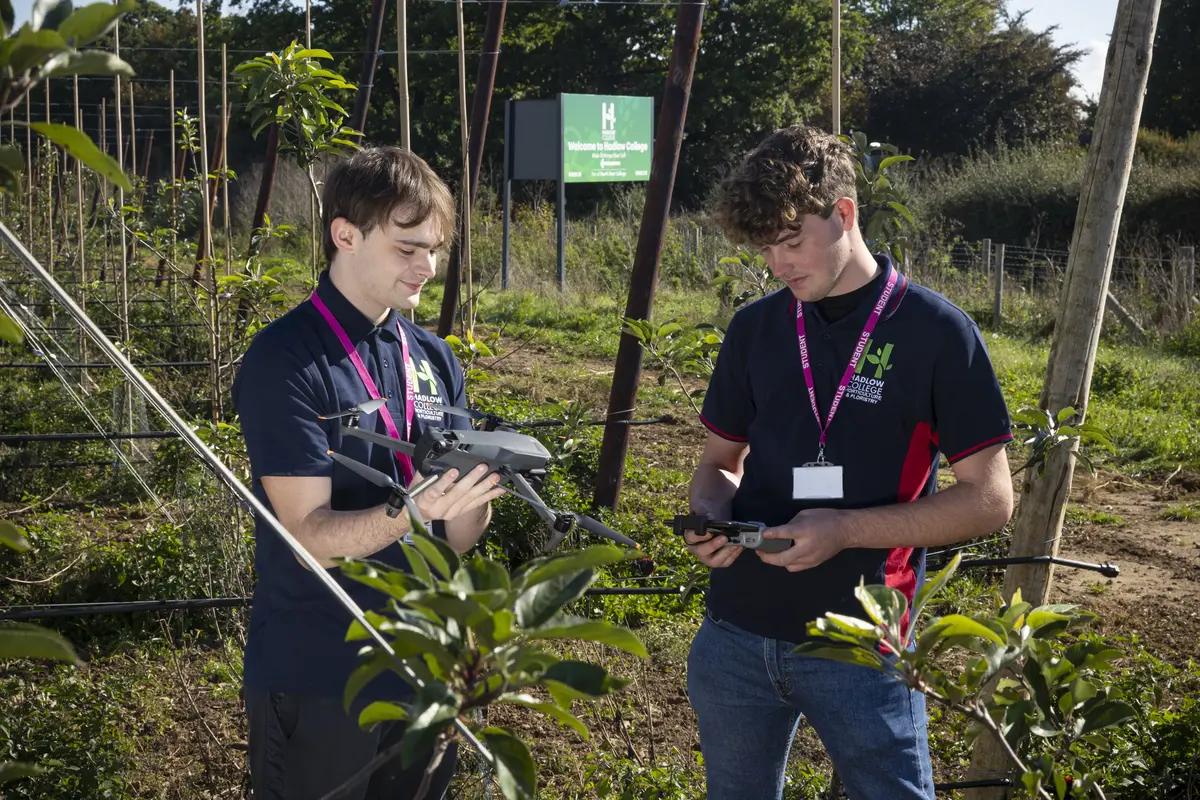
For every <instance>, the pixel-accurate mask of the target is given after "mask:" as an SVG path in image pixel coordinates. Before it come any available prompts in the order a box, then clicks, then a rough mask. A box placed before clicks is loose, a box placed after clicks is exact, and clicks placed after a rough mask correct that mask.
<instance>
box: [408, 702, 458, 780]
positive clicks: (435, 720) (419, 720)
mask: <svg viewBox="0 0 1200 800" xmlns="http://www.w3.org/2000/svg"><path fill="white" fill-rule="evenodd" d="M458 711H459V700H458V697H456V696H455V695H454V693H453V692H451V691H450V688H449V687H448V686H446V685H445V684H444V683H430V684H426V685H425V686H424V687H423V688H421V689H418V690H417V694H416V697H415V698H414V699H413V702H412V704H411V705H410V706H409V722H408V727H407V729H406V730H405V731H404V738H403V739H402V740H401V743H400V764H401V766H403V767H405V768H407V767H410V766H412V765H413V764H415V763H416V762H417V759H418V758H420V757H421V756H423V755H424V754H425V753H428V752H429V751H430V750H431V749H433V744H434V742H435V741H436V740H437V737H438V735H439V734H440V733H441V732H442V731H444V730H445V729H446V728H447V727H449V726H450V725H451V724H453V722H454V719H455V717H457V716H458Z"/></svg>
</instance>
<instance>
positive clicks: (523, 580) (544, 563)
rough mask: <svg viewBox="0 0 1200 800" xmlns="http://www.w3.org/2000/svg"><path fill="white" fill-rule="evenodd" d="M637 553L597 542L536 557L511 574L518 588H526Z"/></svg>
mask: <svg viewBox="0 0 1200 800" xmlns="http://www.w3.org/2000/svg"><path fill="white" fill-rule="evenodd" d="M639 555H640V554H639V553H636V552H633V553H630V552H626V551H625V550H622V549H621V548H619V547H614V546H613V545H610V544H597V545H592V546H590V547H585V548H584V549H582V550H577V551H575V552H572V553H564V554H560V555H554V556H549V557H542V558H537V559H534V560H533V561H531V562H529V564H527V565H526V566H524V567H521V568H520V569H518V570H517V571H516V573H515V574H514V576H513V585H514V586H515V587H516V588H519V589H528V588H529V587H531V586H534V585H536V584H539V583H542V582H543V581H547V580H550V579H551V578H557V577H558V576H560V575H565V574H567V573H572V572H577V571H579V570H583V569H589V568H590V569H596V568H598V567H604V566H607V565H609V564H616V563H618V562H620V561H628V560H629V559H631V558H637V557H638V556H639Z"/></svg>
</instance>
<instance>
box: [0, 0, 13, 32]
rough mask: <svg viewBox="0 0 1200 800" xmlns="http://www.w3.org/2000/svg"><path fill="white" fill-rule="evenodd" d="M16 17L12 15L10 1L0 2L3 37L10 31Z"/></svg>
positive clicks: (0, 0)
mask: <svg viewBox="0 0 1200 800" xmlns="http://www.w3.org/2000/svg"><path fill="white" fill-rule="evenodd" d="M15 21H16V15H15V14H14V13H13V7H12V0H0V22H3V23H4V35H5V36H8V33H9V31H11V30H12V27H13V23H14V22H15Z"/></svg>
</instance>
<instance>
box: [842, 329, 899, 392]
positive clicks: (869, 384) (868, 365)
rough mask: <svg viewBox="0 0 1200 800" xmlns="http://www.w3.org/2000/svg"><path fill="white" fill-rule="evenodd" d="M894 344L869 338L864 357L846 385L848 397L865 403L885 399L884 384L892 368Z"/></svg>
mask: <svg viewBox="0 0 1200 800" xmlns="http://www.w3.org/2000/svg"><path fill="white" fill-rule="evenodd" d="M891 358H892V346H891V345H890V344H879V343H877V342H876V341H875V340H874V339H868V340H867V346H866V348H865V349H864V350H863V357H862V358H861V359H860V360H859V362H858V366H857V367H855V369H854V377H853V378H851V379H850V385H849V386H848V387H846V397H851V398H854V399H855V400H861V401H862V402H864V403H878V402H879V401H880V400H882V399H883V385H884V380H885V378H886V374H887V372H888V370H890V369H891V368H892V361H891Z"/></svg>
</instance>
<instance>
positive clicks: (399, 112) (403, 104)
mask: <svg viewBox="0 0 1200 800" xmlns="http://www.w3.org/2000/svg"><path fill="white" fill-rule="evenodd" d="M489 8H490V7H489ZM396 90H397V91H398V92H399V94H400V102H399V103H397V104H396V117H397V120H396V124H397V127H399V128H400V146H401V147H403V148H404V149H406V150H411V149H412V143H411V142H410V140H409V132H408V0H396Z"/></svg>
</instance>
